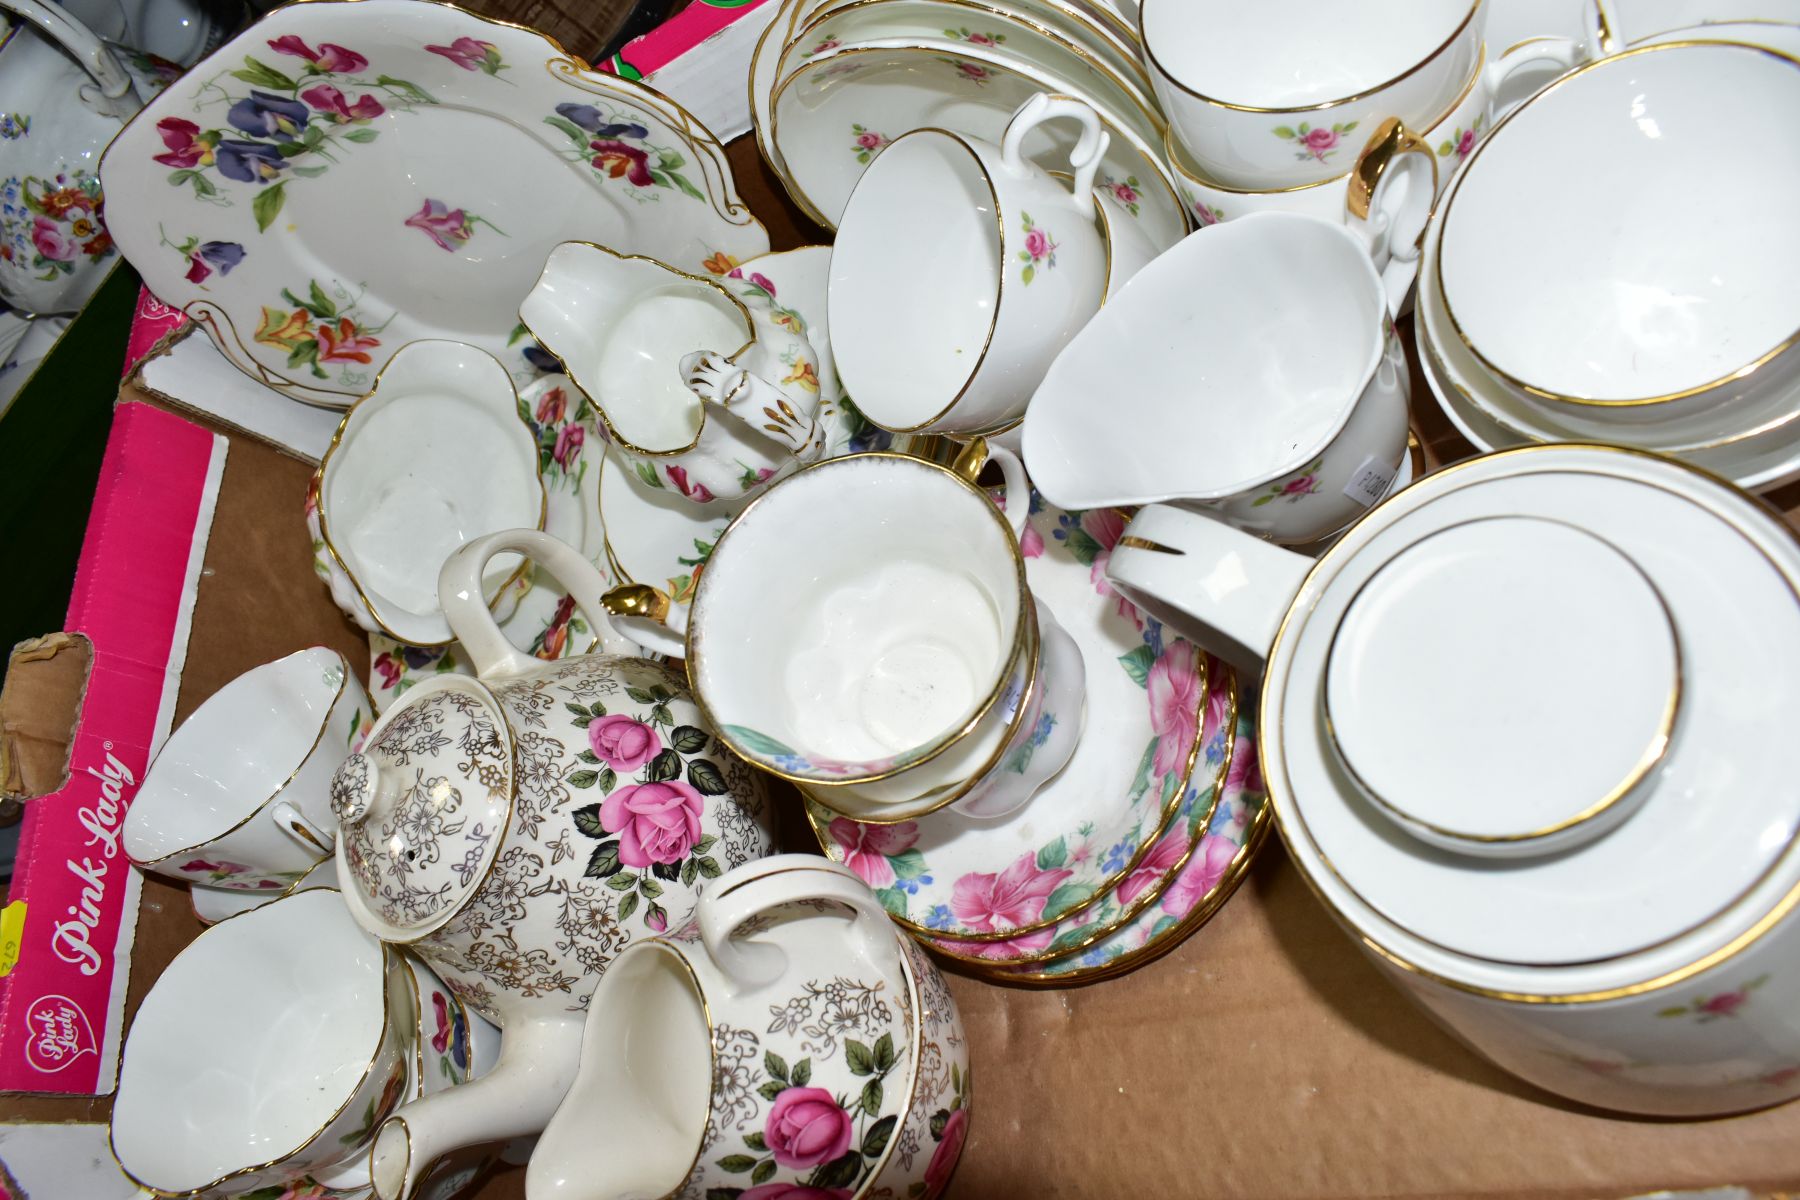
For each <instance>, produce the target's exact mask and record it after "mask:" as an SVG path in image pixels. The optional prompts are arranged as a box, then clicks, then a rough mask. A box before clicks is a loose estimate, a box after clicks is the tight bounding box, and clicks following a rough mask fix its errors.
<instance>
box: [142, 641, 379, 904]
mask: <svg viewBox="0 0 1800 1200" xmlns="http://www.w3.org/2000/svg"><path fill="white" fill-rule="evenodd" d="M369 719H370V705H369V695H368V692H367V691H365V690H364V688H363V686H362V684H361V683H360V682H358V680H357V678H356V676H355V675H354V674H352V673H351V671H350V665H349V664H348V663H346V662H345V661H344V657H343V655H341V654H339V653H338V652H337V651H335V650H331V649H328V648H326V647H324V646H313V647H311V648H309V649H306V650H301V651H298V652H296V653H294V654H290V655H288V656H287V657H286V658H279V659H276V660H275V661H274V662H270V663H264V664H263V665H262V666H260V667H255V668H253V669H251V670H249V671H246V672H245V673H244V674H242V675H239V676H238V677H237V678H236V679H234V680H232V681H231V682H230V683H228V684H226V685H225V686H224V687H223V688H221V689H219V691H217V692H215V693H213V694H212V696H210V697H208V698H207V700H206V701H205V703H203V704H201V705H200V707H199V708H197V709H195V710H194V712H193V714H192V715H191V716H189V717H188V719H187V720H186V721H184V722H182V723H181V725H180V726H179V727H177V728H176V730H175V732H174V733H172V734H170V735H169V739H168V740H167V741H166V742H164V743H163V746H162V749H161V750H160V751H158V752H157V755H156V758H155V759H154V760H153V761H152V762H151V764H150V769H149V770H148V771H147V772H145V775H144V782H143V786H142V787H140V788H139V789H138V793H137V796H136V798H135V799H133V800H132V802H131V809H130V811H129V812H128V813H127V814H126V816H125V826H124V834H123V839H122V841H123V845H124V848H125V853H126V855H127V856H128V857H129V858H130V859H131V861H132V862H134V863H136V864H137V865H138V866H139V867H141V868H143V869H144V870H146V871H155V872H156V873H157V874H159V875H165V876H167V877H169V878H170V879H176V880H180V881H182V882H185V883H191V884H195V885H203V886H206V887H212V888H226V889H231V890H234V891H252V892H256V891H266V892H271V893H280V892H281V891H283V890H285V889H286V888H288V887H289V886H290V885H292V884H293V883H295V882H296V881H298V880H299V879H300V878H301V877H302V876H304V875H306V874H307V872H309V871H311V870H312V869H313V868H314V867H315V866H317V865H318V864H319V862H320V861H321V860H322V859H324V858H325V856H326V855H328V854H330V853H331V849H332V846H333V845H334V844H335V842H336V836H335V831H336V829H337V823H336V819H335V818H334V817H333V816H332V814H331V804H330V797H329V790H330V783H331V774H332V772H333V771H335V770H336V769H337V764H338V763H339V762H340V761H342V759H343V756H344V754H345V752H346V751H347V750H348V749H350V748H351V746H352V744H353V743H354V742H355V740H356V738H357V735H358V734H359V732H360V731H361V730H363V729H364V728H366V727H367V725H368V723H369Z"/></svg>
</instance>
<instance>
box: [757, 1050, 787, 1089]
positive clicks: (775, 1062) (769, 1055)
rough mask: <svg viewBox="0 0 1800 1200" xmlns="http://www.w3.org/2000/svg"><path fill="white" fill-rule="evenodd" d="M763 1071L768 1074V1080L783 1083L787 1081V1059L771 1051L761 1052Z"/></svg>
mask: <svg viewBox="0 0 1800 1200" xmlns="http://www.w3.org/2000/svg"><path fill="white" fill-rule="evenodd" d="M763 1070H764V1071H766V1072H768V1075H769V1078H770V1079H779V1080H781V1082H783V1083H786V1082H787V1081H788V1065H787V1059H785V1058H783V1057H781V1055H779V1054H777V1053H775V1052H774V1051H773V1050H764V1051H763Z"/></svg>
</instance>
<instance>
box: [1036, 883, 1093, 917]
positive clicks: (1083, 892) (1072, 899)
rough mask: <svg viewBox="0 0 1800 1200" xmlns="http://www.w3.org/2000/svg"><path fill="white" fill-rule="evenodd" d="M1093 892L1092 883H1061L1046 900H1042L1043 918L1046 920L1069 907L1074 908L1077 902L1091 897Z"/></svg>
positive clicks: (1058, 914)
mask: <svg viewBox="0 0 1800 1200" xmlns="http://www.w3.org/2000/svg"><path fill="white" fill-rule="evenodd" d="M1093 894H1094V887H1093V885H1092V884H1088V883H1065V884H1063V885H1062V886H1061V887H1059V888H1057V889H1056V890H1055V891H1054V892H1051V893H1050V898H1049V899H1048V900H1046V901H1044V919H1045V920H1046V921H1047V920H1049V919H1050V918H1052V917H1060V916H1061V915H1062V914H1063V913H1066V912H1068V911H1069V910H1070V909H1071V908H1074V907H1075V906H1076V905H1077V904H1081V903H1084V902H1085V901H1087V900H1089V899H1091V898H1092V897H1093Z"/></svg>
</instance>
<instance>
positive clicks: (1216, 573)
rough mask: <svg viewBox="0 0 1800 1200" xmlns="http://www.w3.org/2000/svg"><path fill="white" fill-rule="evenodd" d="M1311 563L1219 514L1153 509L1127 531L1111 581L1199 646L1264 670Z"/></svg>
mask: <svg viewBox="0 0 1800 1200" xmlns="http://www.w3.org/2000/svg"><path fill="white" fill-rule="evenodd" d="M1312 565H1313V560H1312V559H1310V558H1307V557H1306V556H1305V555H1301V554H1295V553H1294V552H1293V551H1291V550H1283V549H1281V548H1280V547H1279V546H1274V545H1271V544H1269V543H1268V542H1265V541H1263V540H1262V539H1261V538H1258V537H1255V536H1253V535H1251V534H1248V533H1245V532H1243V531H1242V530H1240V529H1236V528H1234V527H1232V526H1230V525H1227V524H1226V523H1225V522H1224V521H1221V520H1219V519H1217V518H1215V517H1210V516H1203V515H1202V514H1200V513H1197V512H1191V511H1189V510H1187V509H1182V508H1172V507H1170V506H1169V505H1166V504H1149V505H1145V506H1144V507H1143V508H1142V509H1140V510H1139V511H1138V514H1137V515H1136V516H1135V517H1133V518H1132V519H1131V523H1130V524H1128V525H1126V526H1125V532H1124V534H1123V536H1121V537H1120V538H1119V541H1118V544H1117V545H1115V546H1114V547H1113V551H1112V555H1111V557H1110V558H1109V560H1108V561H1107V565H1106V577H1107V579H1109V580H1110V581H1111V582H1112V584H1113V586H1115V587H1117V588H1118V589H1119V591H1120V592H1122V593H1123V594H1124V595H1125V598H1126V599H1128V600H1130V601H1131V602H1132V603H1133V604H1135V605H1137V606H1138V607H1139V608H1141V609H1143V610H1144V611H1145V612H1147V613H1149V614H1150V615H1151V616H1153V617H1155V618H1156V619H1157V620H1159V621H1162V622H1163V623H1164V624H1166V625H1168V626H1170V627H1171V628H1173V629H1175V630H1176V631H1177V632H1179V633H1181V634H1182V635H1183V636H1184V637H1187V638H1188V639H1190V640H1191V641H1193V642H1194V643H1196V644H1197V645H1199V646H1200V647H1201V648H1203V649H1205V650H1209V651H1211V652H1212V653H1214V654H1216V655H1218V656H1219V657H1220V658H1223V659H1225V660H1226V661H1227V662H1230V663H1231V664H1232V665H1233V666H1238V667H1242V668H1244V669H1246V670H1251V671H1259V670H1261V669H1262V662H1263V657H1264V656H1265V655H1266V654H1268V652H1269V646H1270V645H1271V644H1272V643H1273V642H1274V641H1275V634H1276V631H1277V630H1278V629H1279V628H1280V626H1281V618H1282V617H1283V615H1285V614H1286V612H1287V610H1288V605H1289V604H1290V603H1291V602H1292V601H1293V598H1294V596H1295V595H1296V594H1297V593H1298V592H1299V590H1300V585H1301V582H1302V581H1303V580H1304V579H1305V578H1306V573H1307V571H1309V570H1310V569H1311V568H1312Z"/></svg>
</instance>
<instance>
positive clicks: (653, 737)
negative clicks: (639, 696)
mask: <svg viewBox="0 0 1800 1200" xmlns="http://www.w3.org/2000/svg"><path fill="white" fill-rule="evenodd" d="M587 735H588V746H589V747H590V748H592V750H593V751H594V753H595V755H597V756H598V757H599V759H600V761H601V762H603V763H605V764H606V765H607V766H609V767H612V768H614V769H616V770H620V771H635V770H637V769H638V768H639V767H641V766H643V765H644V764H645V763H647V762H649V761H650V760H651V759H653V758H655V757H656V756H657V755H658V754H660V753H662V735H660V734H658V733H657V732H656V730H654V729H652V728H651V727H650V726H648V725H646V724H644V723H643V722H642V721H640V720H638V719H637V718H635V717H629V716H626V715H625V714H624V713H613V714H611V715H610V716H605V717H600V718H599V719H597V720H595V721H594V722H592V723H591V724H589V725H588V727H587Z"/></svg>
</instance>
